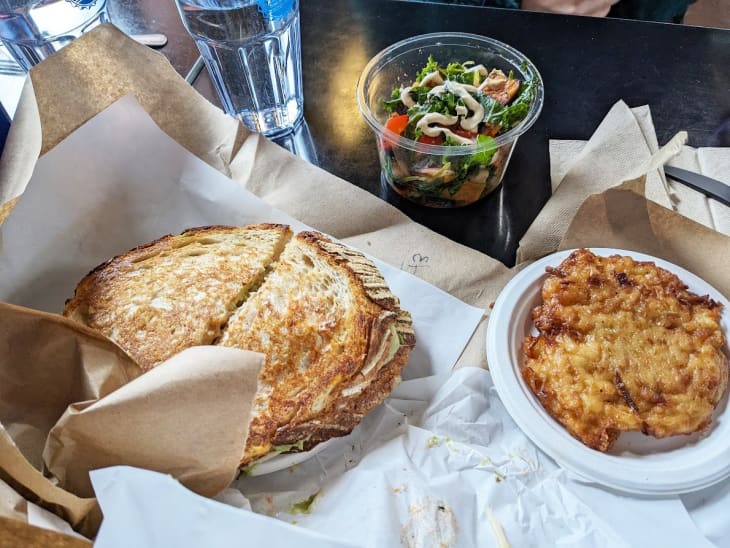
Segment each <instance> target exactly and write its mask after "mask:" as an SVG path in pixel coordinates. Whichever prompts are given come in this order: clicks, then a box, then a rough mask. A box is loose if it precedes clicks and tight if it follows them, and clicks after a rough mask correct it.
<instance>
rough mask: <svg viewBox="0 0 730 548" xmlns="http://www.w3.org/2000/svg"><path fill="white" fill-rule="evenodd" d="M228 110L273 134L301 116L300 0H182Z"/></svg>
mask: <svg viewBox="0 0 730 548" xmlns="http://www.w3.org/2000/svg"><path fill="white" fill-rule="evenodd" d="M177 5H178V8H179V10H180V15H181V17H182V20H183V23H184V24H185V27H186V28H187V30H188V32H189V33H190V35H191V36H192V37H193V39H194V40H195V42H196V43H197V45H198V49H199V50H200V54H201V55H202V57H203V59H204V61H205V64H206V66H207V68H208V72H209V73H210V76H211V79H212V80H213V83H214V85H215V88H216V90H217V92H218V95H219V96H220V99H221V103H222V104H223V106H224V108H225V110H226V112H228V113H229V114H231V115H232V116H236V117H238V118H240V119H241V120H242V121H243V122H244V123H245V124H246V125H247V126H248V127H249V128H251V129H252V130H253V131H258V132H260V133H263V134H264V135H268V136H275V135H280V134H282V133H286V132H289V131H291V130H292V129H293V128H295V127H296V126H297V125H298V124H299V122H300V121H301V118H302V103H303V94H302V76H301V41H300V35H299V1H298V0H177Z"/></svg>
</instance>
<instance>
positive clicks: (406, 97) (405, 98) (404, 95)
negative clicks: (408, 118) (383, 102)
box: [400, 86, 416, 108]
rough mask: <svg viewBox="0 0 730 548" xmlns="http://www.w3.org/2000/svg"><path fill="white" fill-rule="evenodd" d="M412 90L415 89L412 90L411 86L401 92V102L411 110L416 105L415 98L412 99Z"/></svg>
mask: <svg viewBox="0 0 730 548" xmlns="http://www.w3.org/2000/svg"><path fill="white" fill-rule="evenodd" d="M411 89H413V88H411V86H407V87H404V88H401V90H400V102H401V103H403V104H404V105H405V106H406V107H408V108H411V107H412V106H413V105H415V104H416V102H415V101H414V100H413V97H411Z"/></svg>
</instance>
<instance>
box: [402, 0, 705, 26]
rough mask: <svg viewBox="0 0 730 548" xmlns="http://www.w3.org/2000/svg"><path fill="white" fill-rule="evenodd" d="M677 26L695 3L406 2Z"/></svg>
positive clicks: (565, 0) (644, 0)
mask: <svg viewBox="0 0 730 548" xmlns="http://www.w3.org/2000/svg"><path fill="white" fill-rule="evenodd" d="M410 1H412V2H413V1H415V2H432V3H437V4H455V5H462V6H488V7H496V8H512V9H520V8H521V9H525V10H530V11H544V12H551V13H563V14H571V15H592V16H596V17H603V16H608V17H620V18H626V19H641V20H644V21H662V22H671V23H681V22H682V19H683V18H684V14H685V12H686V11H687V8H688V7H689V5H690V4H692V3H693V2H694V1H695V0H410Z"/></svg>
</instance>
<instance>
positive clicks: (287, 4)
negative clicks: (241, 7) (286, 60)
mask: <svg viewBox="0 0 730 548" xmlns="http://www.w3.org/2000/svg"><path fill="white" fill-rule="evenodd" d="M94 1H96V0H94ZM256 4H258V7H259V11H260V12H261V13H262V14H263V16H264V17H266V18H268V19H283V18H285V17H286V16H287V15H289V13H290V12H291V10H292V7H293V6H294V0H256Z"/></svg>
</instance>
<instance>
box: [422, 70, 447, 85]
mask: <svg viewBox="0 0 730 548" xmlns="http://www.w3.org/2000/svg"><path fill="white" fill-rule="evenodd" d="M443 83H444V78H443V76H441V73H440V72H439V71H437V70H434V71H433V72H429V73H428V74H427V75H426V76H424V77H423V78H422V79H421V81H420V82H419V83H418V85H419V86H427V85H429V84H435V85H437V86H438V85H440V84H443Z"/></svg>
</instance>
